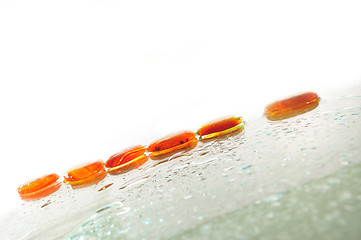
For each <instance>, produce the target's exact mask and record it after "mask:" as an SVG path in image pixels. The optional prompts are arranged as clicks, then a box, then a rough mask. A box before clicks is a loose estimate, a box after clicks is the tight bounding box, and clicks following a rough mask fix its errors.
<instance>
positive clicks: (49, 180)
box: [18, 173, 61, 200]
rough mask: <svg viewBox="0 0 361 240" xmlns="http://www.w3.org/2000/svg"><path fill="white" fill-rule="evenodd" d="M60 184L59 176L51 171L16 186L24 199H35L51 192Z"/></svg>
mask: <svg viewBox="0 0 361 240" xmlns="http://www.w3.org/2000/svg"><path fill="white" fill-rule="evenodd" d="M60 186H61V181H60V178H59V176H58V175H57V174H55V173H53V174H49V175H47V176H44V177H41V178H38V179H36V180H32V181H29V182H27V183H25V184H23V185H21V186H20V187H18V193H19V195H20V197H21V198H22V199H24V200H36V199H39V198H42V197H45V196H48V195H50V194H52V193H53V192H55V191H57V190H58V189H59V188H60Z"/></svg>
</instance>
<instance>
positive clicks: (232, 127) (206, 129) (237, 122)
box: [197, 116, 244, 139]
mask: <svg viewBox="0 0 361 240" xmlns="http://www.w3.org/2000/svg"><path fill="white" fill-rule="evenodd" d="M243 127H244V124H243V119H242V118H241V117H235V116H230V117H223V118H219V119H215V120H213V121H211V122H208V123H206V124H204V125H203V126H202V127H200V128H199V129H198V131H197V134H198V135H199V136H200V139H209V138H214V137H218V136H221V135H224V134H227V133H231V132H235V131H237V130H242V129H243Z"/></svg>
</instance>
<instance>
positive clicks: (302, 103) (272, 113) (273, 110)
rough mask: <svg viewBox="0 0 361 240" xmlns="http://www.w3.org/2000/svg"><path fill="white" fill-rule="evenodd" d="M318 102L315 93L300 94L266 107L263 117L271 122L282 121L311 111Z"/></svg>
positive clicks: (318, 99)
mask: <svg viewBox="0 0 361 240" xmlns="http://www.w3.org/2000/svg"><path fill="white" fill-rule="evenodd" d="M319 102H320V97H319V96H318V95H317V93H315V92H306V93H301V94H298V95H296V96H293V97H290V98H287V99H283V100H280V101H276V102H274V103H271V104H269V105H267V106H266V108H265V113H264V115H265V116H266V118H267V119H268V120H271V121H277V120H282V119H286V118H290V117H294V116H297V115H300V114H302V113H305V112H308V111H311V110H313V109H315V108H316V107H317V106H318V104H319Z"/></svg>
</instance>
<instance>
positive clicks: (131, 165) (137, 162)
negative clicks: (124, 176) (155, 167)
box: [107, 154, 148, 174]
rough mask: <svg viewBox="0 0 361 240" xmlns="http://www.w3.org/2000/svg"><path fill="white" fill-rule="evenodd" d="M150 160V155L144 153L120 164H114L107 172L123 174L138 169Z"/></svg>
mask: <svg viewBox="0 0 361 240" xmlns="http://www.w3.org/2000/svg"><path fill="white" fill-rule="evenodd" d="M147 160H148V156H147V155H145V154H143V155H140V156H138V157H135V158H133V159H132V160H130V161H128V162H125V163H123V164H120V165H118V166H114V167H112V168H109V169H108V170H107V172H108V173H109V174H121V173H126V172H128V171H130V170H133V169H136V168H138V167H140V166H141V165H143V164H144V163H145V162H146V161H147Z"/></svg>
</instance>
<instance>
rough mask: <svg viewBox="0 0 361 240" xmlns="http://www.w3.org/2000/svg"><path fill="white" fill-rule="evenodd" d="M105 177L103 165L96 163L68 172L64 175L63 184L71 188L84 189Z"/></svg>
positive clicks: (100, 162)
mask: <svg viewBox="0 0 361 240" xmlns="http://www.w3.org/2000/svg"><path fill="white" fill-rule="evenodd" d="M105 176H106V171H105V169H104V163H103V162H102V161H96V162H93V163H90V164H86V165H83V166H82V167H79V168H76V169H74V170H71V171H69V172H68V173H66V174H65V175H64V182H65V183H68V184H70V185H71V186H72V187H86V186H89V185H92V184H96V183H98V182H100V181H101V180H102V179H104V178H105Z"/></svg>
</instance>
